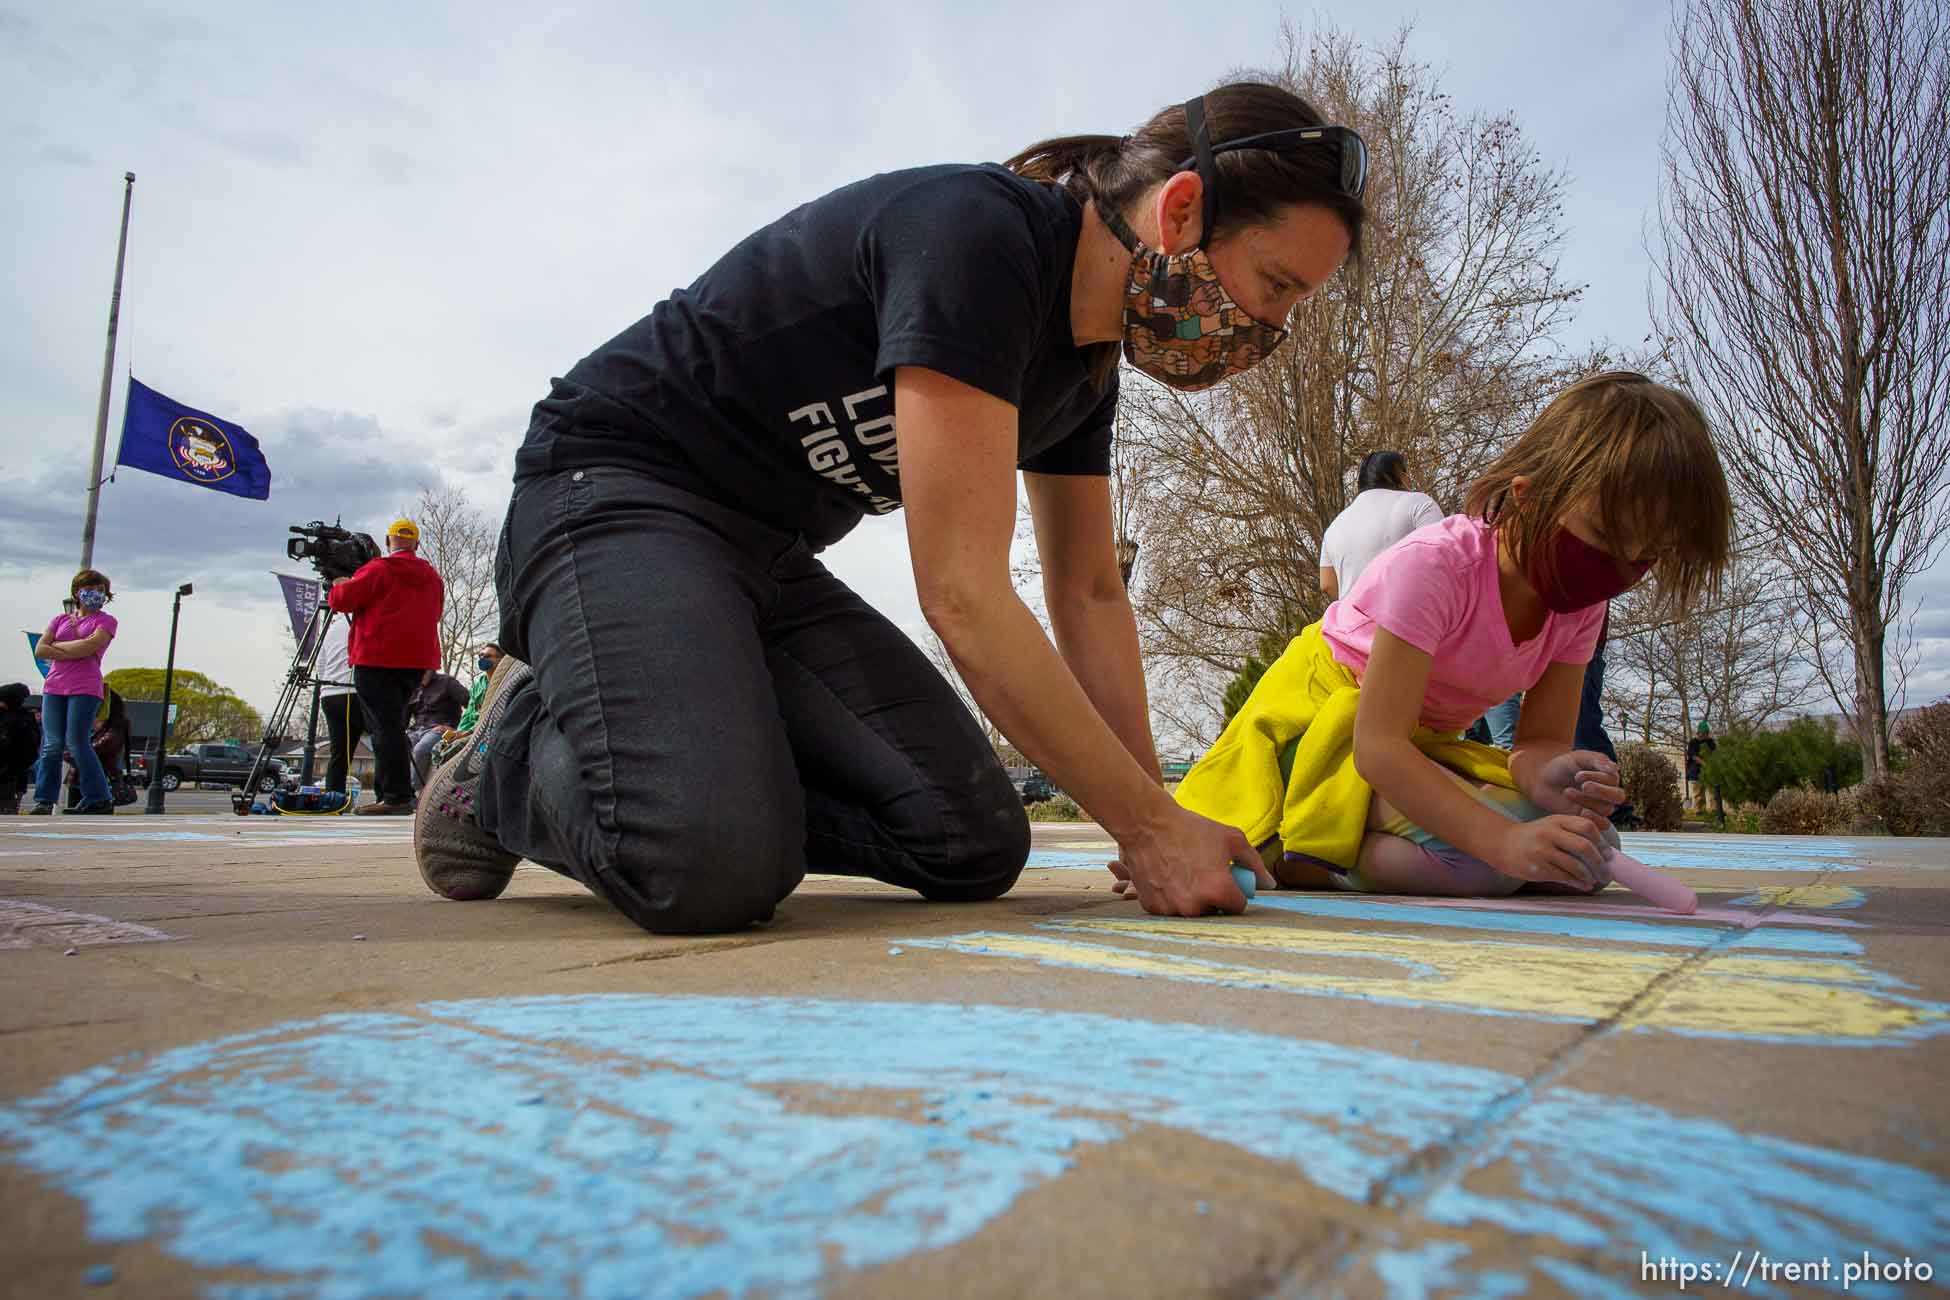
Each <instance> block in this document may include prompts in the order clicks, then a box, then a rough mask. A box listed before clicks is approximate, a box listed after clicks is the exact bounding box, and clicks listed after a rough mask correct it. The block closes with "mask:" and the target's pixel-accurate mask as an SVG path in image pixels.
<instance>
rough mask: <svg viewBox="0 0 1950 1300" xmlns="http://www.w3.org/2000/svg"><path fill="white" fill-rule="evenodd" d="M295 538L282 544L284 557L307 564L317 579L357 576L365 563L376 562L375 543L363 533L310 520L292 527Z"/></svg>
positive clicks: (377, 545)
mask: <svg viewBox="0 0 1950 1300" xmlns="http://www.w3.org/2000/svg"><path fill="white" fill-rule="evenodd" d="M291 531H292V532H294V533H296V534H298V535H297V536H296V537H293V538H290V539H289V540H288V541H286V543H285V548H284V550H285V554H286V555H289V556H290V557H291V558H292V559H294V560H310V561H311V565H312V567H313V568H314V569H317V570H318V576H319V577H321V578H323V579H325V581H327V582H337V581H338V580H339V579H340V578H349V577H351V576H352V575H353V574H355V573H357V572H358V571H359V569H360V566H362V565H364V564H365V563H366V561H368V560H376V559H378V558H379V543H377V542H375V541H373V540H372V538H371V536H369V535H368V534H366V533H354V532H348V531H346V530H345V529H343V528H340V527H339V526H338V525H337V524H328V523H325V522H324V521H322V520H318V519H314V520H312V521H311V522H310V523H308V524H293V525H291Z"/></svg>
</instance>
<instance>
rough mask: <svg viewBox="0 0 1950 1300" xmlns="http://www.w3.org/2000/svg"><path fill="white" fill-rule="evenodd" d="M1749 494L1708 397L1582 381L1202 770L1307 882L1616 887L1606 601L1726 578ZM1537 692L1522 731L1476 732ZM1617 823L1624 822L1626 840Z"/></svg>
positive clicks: (1327, 627)
mask: <svg viewBox="0 0 1950 1300" xmlns="http://www.w3.org/2000/svg"><path fill="white" fill-rule="evenodd" d="M1732 513H1733V508H1732V503H1731V501H1730V499H1729V497H1728V494H1727V488H1726V480H1725V477H1724V475H1723V474H1722V472H1721V469H1720V462H1719V456H1718V454H1717V453H1716V452H1715V450H1714V448H1713V441H1712V436H1711V434H1710V432H1709V431H1708V428H1707V425H1706V419H1705V417H1704V416H1703V415H1702V414H1701V413H1700V410H1699V408H1698V407H1697V406H1696V405H1695V404H1694V403H1693V401H1692V399H1690V398H1688V397H1687V396H1686V395H1685V394H1683V393H1680V392H1677V391H1675V390H1673V389H1671V388H1667V387H1665V386H1663V385H1660V384H1656V383H1654V382H1653V381H1652V380H1650V379H1648V378H1646V377H1645V376H1643V375H1638V374H1632V373H1629V372H1624V371H1612V372H1608V373H1604V374H1598V375H1593V376H1590V377H1589V378H1586V379H1584V380H1581V381H1579V382H1578V383H1576V384H1574V385H1572V386H1571V387H1570V388H1569V389H1566V390H1565V391H1564V392H1563V393H1561V394H1559V395H1558V396H1557V397H1556V398H1555V399H1554V400H1553V401H1552V402H1551V403H1550V405H1549V406H1548V407H1547V408H1546V409H1545V410H1544V412H1543V414H1542V415H1540V416H1539V417H1538V419H1537V421H1536V423H1534V424H1533V425H1532V426H1531V427H1530V429H1529V430H1528V431H1527V432H1525V433H1524V434H1523V436H1522V437H1520V438H1519V439H1518V440H1517V441H1516V442H1515V443H1514V444H1512V445H1511V446H1510V447H1509V448H1508V449H1507V450H1506V451H1505V452H1504V453H1503V455H1502V456H1500V457H1499V458H1498V459H1497V461H1496V462H1495V463H1494V464H1493V465H1491V466H1490V468H1489V469H1488V471H1486V472H1485V473H1484V474H1483V476H1482V477H1481V478H1479V479H1478V480H1477V481H1476V482H1475V483H1474V484H1472V485H1471V487H1470V490H1469V493H1468V497H1467V501H1466V504H1465V512H1464V513H1463V514H1459V515H1452V516H1450V517H1449V518H1447V519H1444V520H1441V521H1440V522H1438V523H1434V524H1430V525H1427V526H1426V527H1423V528H1420V529H1417V530H1416V531H1415V532H1412V533H1410V534H1409V535H1408V536H1407V537H1405V538H1403V539H1402V540H1401V541H1400V542H1397V543H1396V544H1395V545H1394V546H1393V547H1391V548H1390V549H1388V550H1387V551H1385V552H1384V553H1383V554H1382V555H1381V556H1380V557H1378V558H1377V559H1376V560H1375V561H1374V562H1373V563H1372V564H1370V565H1369V566H1368V568H1367V569H1366V570H1365V571H1364V572H1363V573H1362V574H1361V577H1360V579H1359V581H1358V582H1356V583H1355V584H1354V586H1353V588H1352V589H1351V590H1349V591H1347V592H1346V593H1344V595H1343V598H1342V599H1341V600H1339V601H1337V602H1336V603H1335V604H1333V605H1331V606H1329V607H1328V610H1327V613H1326V615H1325V616H1324V617H1323V618H1322V620H1321V621H1320V622H1319V623H1316V624H1314V625H1313V626H1312V627H1310V628H1308V629H1307V630H1306V631H1305V632H1303V633H1301V635H1300V636H1298V637H1296V638H1294V640H1293V642H1292V643H1291V644H1290V645H1289V646H1288V647H1287V650H1286V652H1285V653H1284V654H1283V655H1281V657H1280V659H1279V660H1278V661H1277V662H1275V664H1274V665H1273V667H1272V668H1270V669H1269V670H1268V671H1267V673H1266V675H1265V677H1263V678H1262V679H1261V680H1260V683H1259V685H1258V686H1257V687H1256V688H1255V689H1254V691H1253V694H1252V696H1251V698H1250V699H1248V701H1247V703H1246V705H1245V706H1244V707H1243V708H1241V709H1240V711H1239V713H1238V714H1237V715H1235V716H1234V718H1233V719H1232V722H1231V723H1230V724H1229V725H1228V726H1227V728H1226V730H1225V732H1224V733H1223V734H1222V735H1221V736H1220V737H1219V740H1218V741H1217V743H1215V744H1214V745H1213V747H1212V749H1211V750H1210V751H1208V753H1207V754H1206V755H1205V757H1204V758H1202V759H1201V760H1200V761H1199V763H1198V765H1197V766H1195V767H1194V768H1193V769H1192V771H1191V772H1190V773H1189V774H1187V776H1186V778H1185V781H1184V782H1183V784H1182V785H1181V786H1180V787H1179V790H1178V798H1179V801H1180V802H1181V803H1183V804H1184V805H1185V806H1186V807H1188V808H1191V809H1192V810H1193V811H1195V812H1199V813H1202V814H1204V815H1205V816H1207V817H1211V818H1213V819H1214V820H1217V821H1221V822H1226V823H1229V824H1231V825H1235V826H1238V827H1239V828H1240V829H1241V830H1242V831H1244V832H1245V834H1246V836H1247V838H1248V839H1249V840H1251V841H1252V843H1253V844H1254V845H1256V846H1259V847H1260V849H1261V854H1262V857H1263V858H1264V859H1265V863H1266V866H1267V867H1268V868H1269V869H1270V870H1271V871H1272V872H1273V873H1274V875H1275V876H1276V877H1278V878H1279V880H1280V882H1281V883H1282V884H1284V885H1286V886H1287V887H1289V888H1301V889H1307V888H1312V889H1318V888H1343V889H1356V890H1365V891H1371V892H1381V893H1418V894H1459V895H1480V894H1507V893H1510V892H1513V891H1515V890H1516V889H1519V888H1521V887H1522V886H1523V885H1524V884H1525V883H1526V882H1537V883H1540V884H1545V885H1550V886H1554V887H1558V888H1569V889H1575V890H1591V889H1597V888H1602V887H1603V885H1604V884H1605V883H1606V882H1607V879H1608V876H1607V872H1606V868H1605V858H1606V846H1607V843H1609V844H1610V845H1611V846H1613V847H1615V846H1616V838H1615V836H1614V835H1613V833H1612V832H1611V830H1610V827H1609V826H1608V825H1607V823H1606V821H1605V819H1606V818H1607V817H1608V816H1609V815H1610V813H1611V812H1612V810H1613V809H1614V808H1616V807H1617V806H1618V804H1620V803H1622V802H1623V801H1624V799H1625V791H1624V790H1623V789H1622V788H1621V786H1620V785H1619V774H1618V767H1617V765H1616V764H1615V763H1614V762H1612V761H1611V760H1610V759H1608V758H1606V757H1604V756H1603V755H1601V754H1597V753H1593V752H1591V751H1588V750H1579V749H1576V748H1574V747H1573V745H1572V735H1573V732H1574V730H1575V727H1576V723H1577V715H1578V703H1579V697H1580V692H1581V690H1582V688H1583V679H1584V669H1585V664H1586V662H1587V661H1588V660H1589V659H1590V658H1591V653H1592V649H1593V647H1594V645H1595V644H1596V642H1597V638H1598V632H1599V627H1600V625H1601V624H1602V623H1603V621H1604V615H1605V604H1606V602H1607V601H1608V600H1610V599H1611V598H1612V597H1615V596H1618V595H1620V594H1621V593H1623V592H1625V591H1626V590H1628V589H1630V588H1631V587H1633V586H1635V585H1636V584H1637V583H1638V582H1639V581H1640V580H1641V579H1643V578H1644V577H1646V575H1647V574H1648V573H1651V574H1654V575H1655V581H1656V582H1657V583H1658V588H1659V594H1660V595H1661V597H1662V598H1663V600H1662V603H1663V604H1664V605H1665V606H1666V607H1668V608H1670V609H1671V610H1673V611H1674V612H1683V611H1684V610H1685V609H1687V608H1689V607H1691V606H1692V605H1693V604H1695V603H1696V602H1697V601H1698V600H1699V599H1700V598H1701V597H1702V596H1703V595H1705V594H1706V593H1707V592H1708V591H1710V590H1711V589H1712V588H1713V587H1714V586H1716V585H1717V583H1718V579H1719V572H1720V570H1721V568H1722V567H1723V566H1724V565H1725V563H1726V559H1727V553H1728V549H1729V546H1730V540H1729V538H1730V532H1731V527H1732V522H1731V521H1732ZM1518 690H1522V691H1524V692H1525V695H1524V701H1523V713H1522V717H1521V718H1520V720H1519V722H1518V724H1517V735H1516V743H1515V745H1514V746H1513V747H1512V748H1511V750H1510V751H1509V753H1508V754H1507V756H1506V755H1505V753H1504V752H1503V751H1502V750H1498V749H1494V748H1491V747H1489V746H1485V745H1476V744H1472V743H1470V742H1468V741H1465V740H1462V739H1461V738H1460V732H1461V731H1462V729H1463V728H1465V727H1467V726H1468V725H1469V724H1470V722H1471V721H1472V720H1473V719H1475V718H1476V717H1478V716H1479V715H1480V714H1482V712H1483V711H1484V710H1485V709H1486V708H1487V707H1489V706H1490V705H1492V704H1495V703H1497V702H1498V701H1501V700H1504V699H1507V698H1509V696H1510V695H1511V694H1512V693H1513V692H1515V691H1518ZM1607 837H1610V838H1609V840H1608V839H1607Z"/></svg>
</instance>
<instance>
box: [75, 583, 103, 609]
mask: <svg viewBox="0 0 1950 1300" xmlns="http://www.w3.org/2000/svg"><path fill="white" fill-rule="evenodd" d="M75 599H76V600H78V601H80V602H81V607H82V608H83V609H100V608H101V607H102V606H103V605H106V604H107V603H108V593H107V592H105V591H103V590H102V589H101V588H100V587H83V588H82V589H81V590H80V591H77V592H76V593H75Z"/></svg>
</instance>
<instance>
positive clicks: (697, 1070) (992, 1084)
mask: <svg viewBox="0 0 1950 1300" xmlns="http://www.w3.org/2000/svg"><path fill="white" fill-rule="evenodd" d="M409 837H410V828H409V827H408V825H407V824H405V823H404V822H398V821H388V822H382V823H379V824H373V823H372V822H370V821H361V820H356V819H352V818H344V819H299V818H289V819H286V818H250V819H236V818H230V817H221V816H216V817H170V818H167V819H154V818H151V819H136V818H130V817H123V818H117V819H115V820H113V821H109V820H106V819H101V820H96V819H80V818H76V819H72V820H69V819H58V818H57V819H54V820H51V821H50V820H48V819H32V820H30V819H26V818H20V819H6V820H0V949H5V951H0V976H3V983H0V987H4V989H5V996H4V997H0V1034H4V1035H5V1037H4V1055H3V1056H0V1205H4V1206H5V1212H4V1214H0V1260H4V1264H0V1293H4V1294H5V1295H8V1296H23V1297H24V1296H33V1297H42V1296H64V1295H88V1296H95V1295H107V1294H122V1295H131V1296H192V1295H211V1296H226V1297H230V1296H239V1297H241V1296H267V1297H270V1296H275V1297H300V1296H304V1297H311V1296H317V1297H363V1296H437V1297H443V1298H445V1297H476V1296H480V1297H487V1296H532V1297H537V1298H541V1300H551V1298H553V1297H571V1296H576V1297H581V1296H588V1297H636V1296H685V1297H688V1296H706V1295H717V1294H724V1295H745V1294H811V1293H824V1294H831V1295H840V1296H851V1295H859V1296H876V1297H896V1296H898V1297H907V1296H964V1295H968V1296H975V1295H979V1296H1024V1295H1035V1296H1064V1297H1070V1296H1156V1297H1179V1296H1200V1295H1223V1296H1256V1295H1278V1296H1313V1295H1347V1296H1380V1295H1389V1296H1403V1297H1419V1296H1450V1295H1454V1296H1491V1295H1493V1296H1516V1295H1578V1296H1587V1295H1593V1296H1610V1295H1621V1296H1622V1295H1639V1294H1665V1293H1671V1292H1674V1291H1676V1290H1677V1289H1678V1288H1679V1284H1680V1282H1681V1280H1682V1271H1681V1270H1682V1267H1683V1268H1685V1269H1688V1270H1699V1269H1705V1270H1711V1271H1710V1273H1706V1274H1701V1273H1700V1272H1697V1271H1693V1272H1690V1274H1689V1275H1687V1277H1686V1280H1687V1283H1688V1285H1687V1288H1686V1289H1687V1290H1688V1292H1689V1293H1690V1292H1693V1291H1699V1290H1710V1289H1714V1288H1724V1289H1727V1290H1732V1289H1735V1288H1738V1289H1741V1290H1743V1291H1746V1292H1749V1293H1752V1294H1758V1295H1795V1294H1813V1293H1823V1292H1835V1293H1840V1292H1841V1291H1842V1290H1843V1288H1844V1280H1845V1273H1846V1275H1847V1282H1848V1290H1849V1293H1850V1294H1863V1295H1898V1294H1924V1293H1928V1292H1934V1291H1936V1290H1939V1289H1940V1283H1941V1278H1942V1277H1943V1276H1944V1270H1946V1269H1950V1145H1946V1144H1947V1143H1950V1100H1946V1096H1947V1095H1950V1085H1947V1084H1946V1080H1947V1079H1950V1037H1946V1033H1945V1031H1946V1028H1950V963H1947V962H1946V955H1947V954H1950V892H1947V891H1950V842H1946V841H1941V840H1938V841H1904V840H1798V839H1765V838H1751V837H1739V836H1654V835H1639V836H1628V837H1627V845H1628V848H1630V849H1631V851H1633V852H1634V853H1636V854H1638V855H1639V856H1641V857H1643V858H1644V859H1646V860H1648V861H1651V862H1653V863H1655V864H1657V865H1662V866H1667V867H1671V868H1673V869H1675V870H1676V871H1677V872H1678V874H1680V875H1681V876H1682V877H1683V878H1684V879H1685V880H1686V881H1687V882H1688V883H1690V884H1692V885H1693V886H1694V887H1695V888H1696V889H1697V890H1698V891H1699V892H1700V895H1701V900H1702V911H1701V913H1700V915H1699V916H1698V917H1695V918H1679V917H1674V916H1669V915H1666V914H1663V913H1658V912H1655V911H1653V910H1651V909H1649V908H1646V907H1644V906H1642V905H1640V904H1638V903H1637V901H1636V900H1635V899H1633V898H1632V897H1631V896H1630V895H1627V894H1623V893H1621V892H1618V891H1612V892H1609V893H1607V894H1606V895H1604V896H1603V897H1602V898H1599V899H1588V900H1565V899H1551V900H1545V899H1528V898H1525V899H1513V900H1501V901H1482V902H1471V903H1467V904H1462V903H1451V902H1446V901H1439V900H1410V899H1381V898H1356V897H1349V896H1344V895H1320V894H1292V893H1284V894H1276V895H1267V896H1262V897H1261V898H1260V899H1259V900H1257V901H1256V903H1255V904H1254V906H1253V907H1252V909H1251V910H1250V911H1249V912H1248V913H1247V914H1246V915H1245V916H1243V917H1238V918H1213V919H1209V920H1195V921H1194V920H1185V921H1167V920H1158V919H1154V918H1148V917H1145V916H1144V915H1143V914H1142V913H1141V912H1140V911H1139V910H1138V908H1137V907H1136V906H1135V905H1134V904H1131V903H1126V902H1122V901H1119V900H1115V899H1113V897H1112V896H1111V894H1110V892H1109V889H1108V876H1107V875H1106V874H1105V873H1104V872H1103V871H1102V870H1101V865H1100V864H1101V863H1102V861H1103V860H1104V857H1105V855H1106V850H1107V849H1108V848H1109V844H1108V841H1106V840H1105V839H1104V837H1103V836H1102V833H1101V832H1100V831H1098V830H1097V829H1096V828H1094V827H1089V826H1084V827H1070V826H1063V827H1056V826H1039V827H1037V834H1036V853H1035V856H1034V857H1033V858H1032V860H1031V868H1030V870H1029V871H1028V872H1027V873H1026V874H1025V876H1024V878H1023V881H1022V883H1021V884H1020V885H1019V886H1018V887H1017V889H1016V890H1015V892H1014V893H1012V894H1011V895H1010V896H1009V897H1008V898H1006V899H1003V900H1001V901H999V902H996V903H992V904H981V905H965V906H943V905H936V904H930V903H927V902H924V901H922V900H920V899H919V898H916V897H914V896H911V895H907V894H903V893H901V892H899V891H896V890H892V889H887V888H883V887H881V886H878V885H875V884H872V883H869V882H859V881H850V880H843V879H837V878H815V879H814V880H812V881H809V882H808V883H807V884H806V886H805V887H804V888H803V889H802V890H801V891H800V892H799V893H798V894H796V895H795V896H794V897H793V898H792V899H790V900H788V901H787V902H786V903H785V905H784V906H783V907H782V908H781V909H780V913H779V916H778V918H777V919H776V920H775V921H774V922H773V923H772V924H771V925H769V926H767V927H765V928H762V929H757V930H752V931H750V932H747V933H744V934H739V935H731V936H721V937H716V938H708V939H689V940H686V939H665V938H656V937H653V936H649V935H646V934H643V933H641V932H640V931H638V930H636V929H635V928H634V927H632V926H631V925H629V924H628V923H627V922H625V921H623V920H622V919H621V918H620V917H618V916H616V915H614V914H612V913H610V912H609V911H608V910H607V908H606V907H604V906H603V905H602V904H600V903H598V902H597V901H596V900H594V899H592V898H590V897H589V896H588V895H586V894H585V893H583V892H582V890H581V889H580V888H579V887H578V886H576V885H574V884H572V883H571V882H568V881H565V880H563V879H561V878H559V877H557V876H555V875H553V874H552V873H550V872H547V871H544V870H542V869H539V868H533V867H524V868H523V869H522V870H521V871H520V872H519V873H518V874H517V876H516V878H515V881H514V884H513V885H512V887H511V888H510V889H509V891H508V894H507V895H506V896H504V897H503V898H502V899H499V900H497V901H495V902H492V903H477V904H456V903H448V902H445V901H442V900H439V899H436V898H434V897H432V896H431V895H429V894H427V893H426V891H425V890H424V888H423V887H422V886H421V884H420V882H419V879H418V877H417V875H416V874H415V872H414V869H413V865H412V849H411V844H410V839H409ZM1729 1268H1731V1269H1732V1270H1733V1273H1732V1277H1731V1282H1730V1285H1728V1284H1726V1283H1725V1282H1724V1281H1723V1273H1724V1272H1725V1270H1727V1269H1729ZM1824 1268H1825V1269H1826V1272H1827V1281H1826V1283H1825V1284H1824V1283H1820V1282H1816V1283H1814V1284H1810V1283H1808V1282H1807V1281H1805V1280H1795V1279H1796V1278H1797V1276H1798V1277H1802V1278H1805V1277H1806V1276H1807V1274H1806V1273H1805V1272H1803V1270H1804V1269H1808V1270H1812V1272H1813V1274H1814V1275H1815V1276H1816V1277H1819V1275H1820V1274H1821V1272H1822V1271H1823V1269H1824ZM1925 1270H1929V1271H1931V1272H1933V1273H1934V1275H1935V1276H1934V1278H1925V1277H1924V1276H1922V1274H1923V1273H1924V1271H1925ZM1871 1271H1872V1272H1874V1273H1875V1274H1877V1275H1878V1277H1879V1278H1881V1279H1885V1280H1878V1278H1870V1277H1866V1276H1864V1275H1865V1274H1867V1273H1869V1272H1871ZM1887 1278H1895V1279H1897V1280H1886V1279H1887ZM1904 1278H1906V1279H1907V1280H1903V1279H1904ZM1709 1283H1710V1285H1708V1284H1709Z"/></svg>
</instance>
